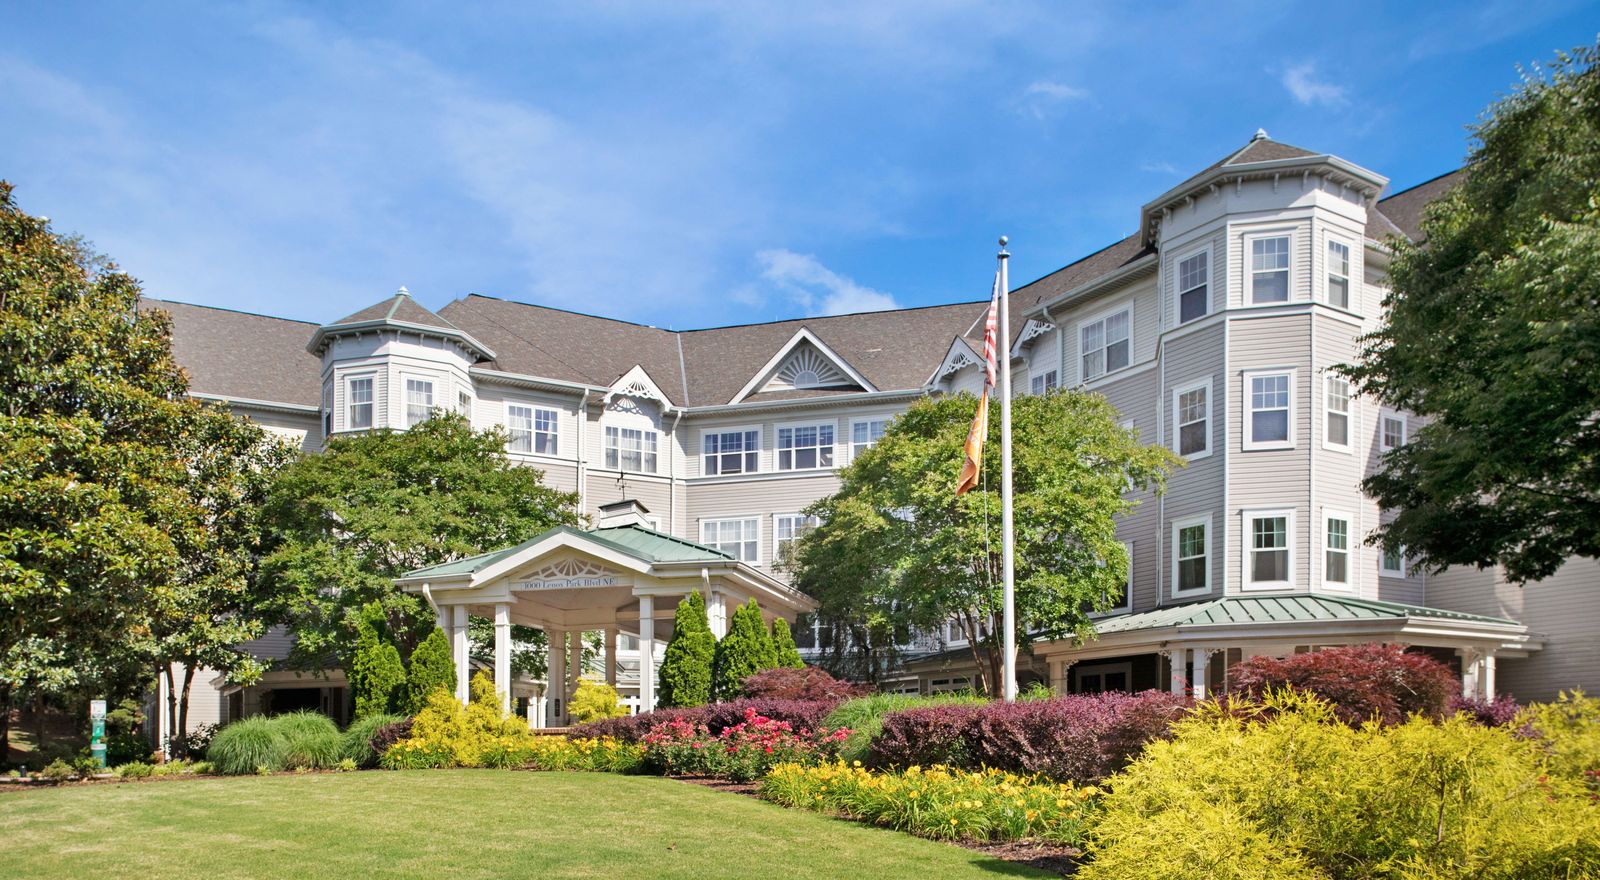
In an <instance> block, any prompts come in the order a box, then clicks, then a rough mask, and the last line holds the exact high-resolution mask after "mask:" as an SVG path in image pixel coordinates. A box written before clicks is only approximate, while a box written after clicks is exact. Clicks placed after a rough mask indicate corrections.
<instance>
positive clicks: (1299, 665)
mask: <svg viewBox="0 0 1600 880" xmlns="http://www.w3.org/2000/svg"><path fill="white" fill-rule="evenodd" d="M1228 681H1229V683H1230V685H1231V690H1232V691H1233V692H1234V693H1238V694H1242V695H1244V696H1245V697H1247V698H1249V699H1253V700H1259V699H1260V698H1261V697H1262V696H1264V695H1265V694H1266V693H1267V692H1268V691H1271V690H1277V689H1279V688H1282V687H1284V686H1285V685H1289V686H1292V687H1294V688H1295V689H1296V690H1300V691H1306V692H1309V693H1313V694H1316V695H1317V696H1319V697H1321V698H1322V699H1324V700H1327V701H1328V702H1329V703H1332V704H1333V710H1334V713H1335V714H1336V715H1338V716H1339V718H1340V719H1341V720H1343V721H1345V722H1347V723H1350V724H1360V723H1361V722H1363V721H1366V720H1368V719H1370V718H1376V719H1377V720H1378V721H1380V722H1382V723H1384V724H1399V723H1400V722H1402V721H1404V720H1406V719H1407V718H1409V717H1410V716H1411V715H1413V714H1415V713H1421V714H1422V715H1425V716H1427V717H1429V718H1442V717H1444V715H1445V710H1446V708H1447V707H1448V706H1449V703H1450V697H1451V695H1452V694H1456V693H1460V690H1461V686H1460V683H1459V682H1457V681H1456V677H1455V675H1454V674H1452V673H1451V672H1450V670H1449V669H1447V668H1445V666H1444V664H1442V663H1440V662H1438V661H1437V660H1434V659H1433V658H1431V657H1426V656H1424V655H1422V654H1407V653H1406V652H1405V651H1403V650H1402V649H1401V648H1399V647H1398V646H1395V645H1350V646H1347V647H1339V648H1325V649H1323V650H1321V651H1313V652H1311V653H1309V654H1295V655H1293V656H1291V657H1286V658H1284V659H1282V660H1278V659H1276V658H1273V657H1251V658H1250V659H1248V660H1246V661H1244V662H1243V663H1240V664H1238V665H1236V666H1234V667H1233V668H1232V669H1231V670H1229V672H1228Z"/></svg>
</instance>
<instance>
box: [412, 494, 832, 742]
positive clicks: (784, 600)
mask: <svg viewBox="0 0 1600 880" xmlns="http://www.w3.org/2000/svg"><path fill="white" fill-rule="evenodd" d="M646 513H648V511H646V510H645V509H644V508H643V507H642V506H641V505H639V504H638V502H635V501H623V502H618V503H616V504H611V505H607V506H606V507H603V508H601V524H600V527H599V528H596V529H592V530H588V531H585V530H582V529H576V528H572V527H569V526H559V527H557V528H554V529H551V530H549V531H547V532H545V533H543V534H541V535H538V536H537V537H534V538H532V539H531V540H528V541H525V542H523V543H521V544H518V545H516V546H515V547H508V548H506V549H504V550H497V551H494V552H492V553H484V554H480V555H478V556H470V557H467V558H466V559H458V560H456V561H454V562H446V563H443V564H440V565H434V566H430V567H428V568H423V569H418V570H416V571H413V572H410V573H408V574H407V575H406V576H405V577H402V578H399V579H398V580H396V581H395V583H396V584H397V585H398V586H400V587H401V588H402V589H404V590H406V591H407V592H414V593H420V594H421V595H422V596H423V597H424V598H425V599H427V601H428V603H429V605H430V606H431V607H432V608H433V609H434V612H435V614H436V616H437V620H438V623H439V628H440V629H442V630H444V632H445V634H446V635H447V636H449V638H450V646H451V654H452V656H453V658H454V660H455V667H456V697H457V698H458V699H460V700H462V701H463V702H465V701H466V699H467V683H468V674H469V664H468V647H469V645H468V638H467V620H468V617H469V616H478V617H484V618H489V619H492V620H493V621H494V635H495V638H494V658H495V662H494V680H495V685H496V687H497V688H499V689H500V691H501V694H500V699H501V704H502V708H503V709H505V710H506V711H509V710H510V694H509V693H508V692H507V688H506V686H505V682H507V681H510V679H511V626H512V625H513V624H519V625H524V626H531V627H537V628H539V629H542V630H544V632H545V633H546V635H547V637H548V642H549V654H548V666H547V669H548V670H549V674H548V676H547V677H548V682H547V685H546V691H545V700H544V703H545V717H544V718H543V719H542V720H543V721H544V723H545V724H546V725H548V726H551V727H559V726H563V725H565V724H566V723H567V721H568V716H567V705H568V702H569V701H570V700H571V697H572V693H573V692H574V690H576V688H577V682H578V678H579V677H580V675H581V673H582V656H583V634H584V633H586V632H595V631H600V632H604V633H605V635H606V638H605V640H604V644H605V647H604V657H603V660H604V669H605V677H606V681H607V683H609V684H611V685H612V686H615V685H616V683H617V665H618V657H617V656H616V655H617V642H618V639H617V636H618V635H619V634H628V635H631V636H634V637H635V638H636V639H637V642H638V657H639V707H640V711H649V710H650V709H652V708H654V707H655V696H656V663H657V658H658V656H659V653H660V649H662V648H664V646H665V644H666V641H667V640H668V639H669V638H671V635H672V617H673V614H674V612H675V611H676V610H677V606H678V602H679V601H680V600H681V599H682V598H683V597H684V596H686V595H688V594H689V593H690V592H694V591H698V592H700V593H701V594H702V595H703V596H704V597H705V600H706V610H707V614H708V616H709V618H710V622H711V631H712V632H713V633H714V634H715V635H716V636H717V637H718V638H721V637H722V636H723V635H724V634H726V632H727V621H728V617H729V615H730V614H732V612H733V610H734V609H735V608H736V607H737V606H738V605H740V604H742V603H744V602H745V601H747V600H748V599H751V598H754V599H755V600H756V601H757V603H759V604H760V606H761V611H762V614H763V616H764V617H765V618H766V620H767V621H768V622H769V623H770V622H771V621H772V619H774V618H776V617H783V618H786V619H788V620H789V621H790V622H793V621H794V619H795V618H796V617H797V616H798V615H800V614H802V613H804V612H807V611H811V610H813V609H815V607H816V603H815V602H814V601H812V600H811V599H810V598H809V597H807V596H806V595H804V594H803V593H800V592H799V591H797V590H795V589H793V588H791V587H789V586H788V585H787V584H785V583H783V582H782V581H780V580H778V579H777V578H774V577H772V576H771V575H769V574H767V573H766V572H763V571H761V570H759V569H757V568H753V567H751V566H749V565H747V564H745V563H743V562H739V561H737V560H735V559H733V558H732V557H731V556H729V555H728V554H726V553H723V552H721V551H719V550H715V549H712V548H710V547H706V546H704V545H701V544H696V543H694V542H692V541H686V540H684V539H682V538H676V537H673V536H671V535H666V534H662V533H661V532H657V531H654V530H652V529H650V528H649V527H648V526H647V525H645V519H644V514H646Z"/></svg>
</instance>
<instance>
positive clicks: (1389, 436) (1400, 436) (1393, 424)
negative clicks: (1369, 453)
mask: <svg viewBox="0 0 1600 880" xmlns="http://www.w3.org/2000/svg"><path fill="white" fill-rule="evenodd" d="M1379 442H1380V444H1381V445H1382V447H1383V451H1385V452H1388V451H1389V450H1391V449H1399V448H1400V447H1402V446H1404V445H1406V417H1405V416H1403V415H1401V414H1400V413H1384V414H1383V435H1382V436H1381V437H1380V438H1379Z"/></svg>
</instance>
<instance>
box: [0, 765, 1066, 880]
mask: <svg viewBox="0 0 1600 880" xmlns="http://www.w3.org/2000/svg"><path fill="white" fill-rule="evenodd" d="M996 875H999V876H1016V877H1044V876H1048V875H1046V874H1043V873H1041V872H1037V871H1034V870H1032V869H1029V868H1024V867H1021V866H1018V865H1012V864H1007V863H1005V862H1001V861H997V860H994V859H990V858H987V857H985V856H981V855H979V854H977V853H972V852H969V851H967V850H963V849H960V848H957V847H954V846H949V845H947V844H941V843H935V842H932V841H926V840H920V839H917V838H914V837H911V836H909V835H905V834H900V833H898V832H893V831H886V830H882V829H877V828H869V827H866V826H862V825H857V824H854V823H850V822H844V821H839V820H834V819H828V818H825V817H822V816H818V815H815V814H811V813H805V812H800V811H794V810H786V809H783V808H781V807H777V806H774V805H772V804H767V803H763V802H761V801H757V800H755V799H753V798H748V797H744V796H742V795H736V794H728V793H724V792H718V791H712V790H710V789H706V788H701V787H699V786H694V785H686V784H684V783H681V782H674V781H672V780H667V779H656V778H651V777H639V776H615V775H611V774H600V773H587V774H586V773H512V772H506V771H496V770H453V771H445V770H427V771H415V772H399V773H385V772H365V773H343V774H312V775H304V776H272V777H242V778H232V779H217V778H213V779H200V780H180V781H173V782H162V781H153V782H144V783H124V784H120V785H87V786H68V787H63V788H58V789H37V790H28V791H24V792H19V793H15V794H0V877H3V878H8V880H12V878H16V880H20V878H29V877H74V878H76V877H160V878H164V880H166V878H191V877H192V878H204V880H224V878H233V877H252V878H254V877H274V878H277V877H342V878H350V877H353V878H360V880H373V878H378V877H385V878H387V877H417V878H427V880H446V878H448V880H468V878H482V877H518V878H530V877H537V878H565V877H584V878H588V877H595V878H608V880H634V878H684V880H715V878H721V877H727V878H735V877H738V878H746V877H760V878H771V880H790V878H813V877H814V878H837V877H871V878H894V877H907V878H917V880H935V878H945V877H950V878H962V877H992V876H996Z"/></svg>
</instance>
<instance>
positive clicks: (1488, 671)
mask: <svg viewBox="0 0 1600 880" xmlns="http://www.w3.org/2000/svg"><path fill="white" fill-rule="evenodd" d="M1480 678H1481V679H1482V680H1481V681H1479V682H1478V687H1480V688H1481V689H1482V690H1483V698H1484V699H1485V700H1490V701H1492V700H1494V653H1493V652H1485V653H1484V655H1483V674H1482V676H1480Z"/></svg>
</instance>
